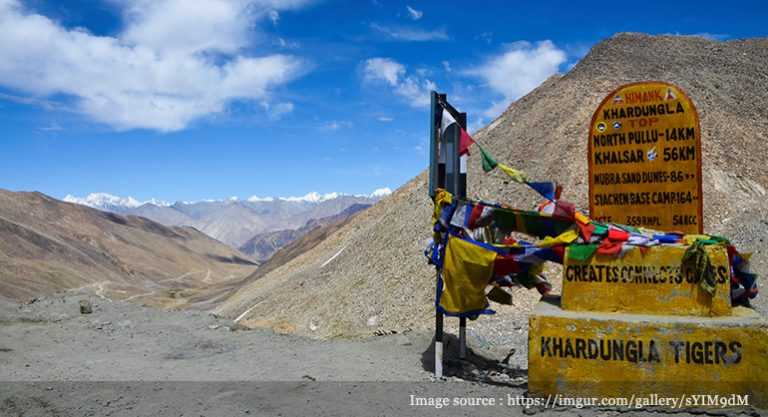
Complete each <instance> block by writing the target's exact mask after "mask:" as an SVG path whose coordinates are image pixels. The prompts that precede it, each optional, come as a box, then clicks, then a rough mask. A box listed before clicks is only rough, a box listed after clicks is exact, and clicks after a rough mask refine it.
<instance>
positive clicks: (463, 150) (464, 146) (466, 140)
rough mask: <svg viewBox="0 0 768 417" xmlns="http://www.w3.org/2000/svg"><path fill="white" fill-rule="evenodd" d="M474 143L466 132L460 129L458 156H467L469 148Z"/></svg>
mask: <svg viewBox="0 0 768 417" xmlns="http://www.w3.org/2000/svg"><path fill="white" fill-rule="evenodd" d="M473 143H475V140H474V139H472V136H469V133H467V131H466V130H464V129H461V137H460V138H459V155H464V154H469V147H470V146H471V145H472V144H473Z"/></svg>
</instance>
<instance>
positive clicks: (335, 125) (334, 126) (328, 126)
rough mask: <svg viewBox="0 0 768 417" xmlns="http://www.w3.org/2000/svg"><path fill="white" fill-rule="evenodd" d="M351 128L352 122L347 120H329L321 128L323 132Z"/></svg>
mask: <svg viewBox="0 0 768 417" xmlns="http://www.w3.org/2000/svg"><path fill="white" fill-rule="evenodd" d="M350 127H352V122H350V121H347V120H331V121H330V122H327V123H325V124H324V125H322V126H321V128H322V129H323V130H339V129H344V128H350Z"/></svg>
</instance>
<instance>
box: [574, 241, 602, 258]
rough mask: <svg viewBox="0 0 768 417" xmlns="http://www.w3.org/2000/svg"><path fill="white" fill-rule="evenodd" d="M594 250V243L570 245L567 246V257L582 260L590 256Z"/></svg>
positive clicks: (595, 247) (595, 246) (595, 249)
mask: <svg viewBox="0 0 768 417" xmlns="http://www.w3.org/2000/svg"><path fill="white" fill-rule="evenodd" d="M595 251H597V244H596V243H593V244H590V245H571V246H569V247H568V259H573V260H574V261H579V262H583V261H586V260H587V259H589V258H591V257H592V255H594V253H595Z"/></svg>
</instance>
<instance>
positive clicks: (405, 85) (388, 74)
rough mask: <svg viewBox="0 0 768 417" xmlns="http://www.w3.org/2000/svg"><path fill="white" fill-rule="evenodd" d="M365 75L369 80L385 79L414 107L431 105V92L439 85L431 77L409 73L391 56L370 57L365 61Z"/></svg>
mask: <svg viewBox="0 0 768 417" xmlns="http://www.w3.org/2000/svg"><path fill="white" fill-rule="evenodd" d="M363 77H364V79H365V80H367V81H383V82H384V83H386V84H387V85H389V86H390V87H393V89H394V90H393V91H394V92H395V94H397V95H399V96H401V97H403V98H404V99H406V100H407V101H408V103H409V104H410V105H411V106H412V107H417V108H418V107H425V106H428V105H429V92H430V91H431V90H436V89H437V85H436V84H435V83H434V82H432V81H431V80H429V79H426V78H422V77H418V76H413V75H407V73H406V69H405V66H404V65H403V64H401V63H399V62H397V61H395V60H393V59H391V58H370V59H368V60H366V61H365V66H364V68H363Z"/></svg>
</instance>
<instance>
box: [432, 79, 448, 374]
mask: <svg viewBox="0 0 768 417" xmlns="http://www.w3.org/2000/svg"><path fill="white" fill-rule="evenodd" d="M437 101H438V97H437V92H435V91H432V92H431V93H430V102H431V106H430V111H429V196H430V197H432V198H434V197H435V189H436V188H438V187H441V188H442V187H445V161H440V158H439V155H440V152H443V151H444V144H443V143H442V142H443V138H442V137H441V136H440V135H439V132H438V129H437V126H438V124H437V123H438V119H437V115H438V114H440V115H442V112H440V113H438V106H437ZM441 168H442V169H441ZM441 171H442V172H441ZM439 274H440V272H439V271H436V272H435V288H436V290H439V288H437V281H438V279H439ZM442 377H443V313H441V312H440V311H439V310H438V309H437V306H435V378H442Z"/></svg>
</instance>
